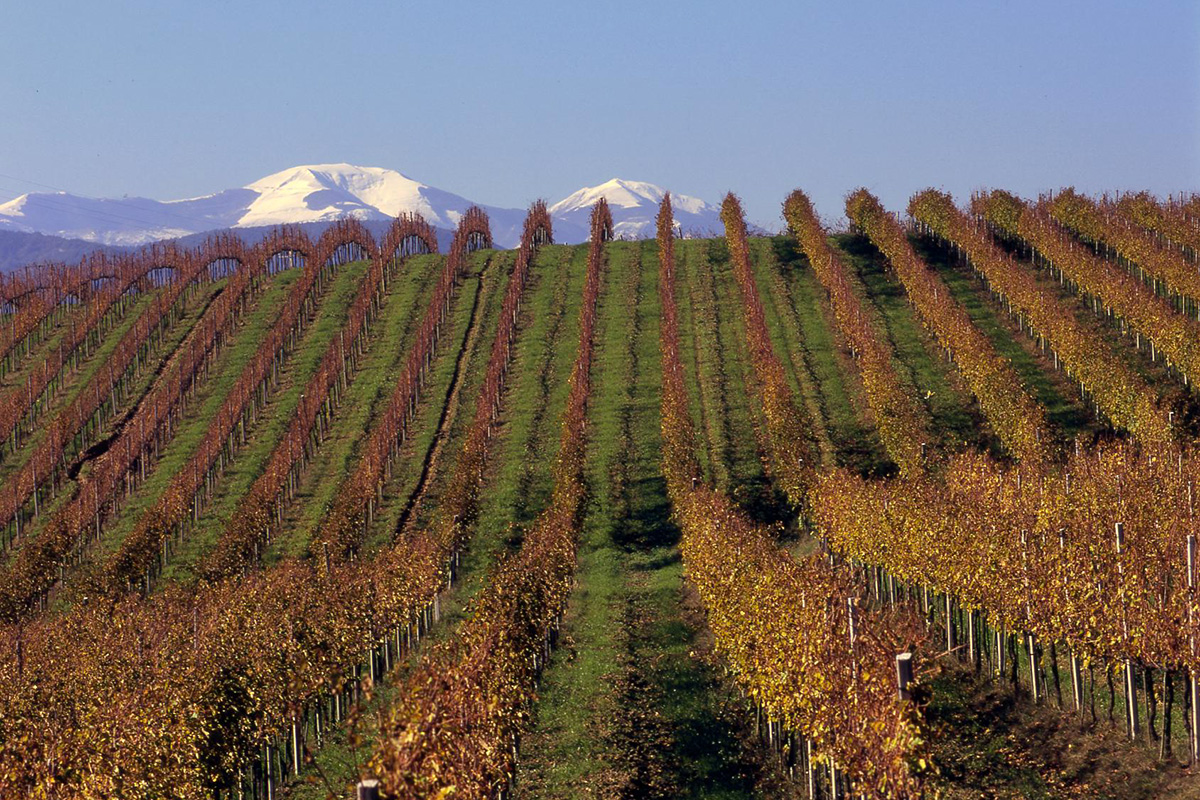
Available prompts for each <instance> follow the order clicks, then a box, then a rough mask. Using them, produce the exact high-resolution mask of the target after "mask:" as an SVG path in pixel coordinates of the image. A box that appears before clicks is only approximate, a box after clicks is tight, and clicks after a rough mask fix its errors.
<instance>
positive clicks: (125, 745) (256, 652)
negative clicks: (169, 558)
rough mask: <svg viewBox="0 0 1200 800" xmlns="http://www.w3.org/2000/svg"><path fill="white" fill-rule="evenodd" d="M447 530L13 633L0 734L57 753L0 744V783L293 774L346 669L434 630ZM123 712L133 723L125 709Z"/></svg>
mask: <svg viewBox="0 0 1200 800" xmlns="http://www.w3.org/2000/svg"><path fill="white" fill-rule="evenodd" d="M531 219H532V218H531ZM547 233H548V231H547V230H546V229H545V228H544V227H541V226H540V225H539V226H538V227H537V228H536V229H535V228H533V226H529V230H528V235H526V236H524V237H523V247H522V249H521V252H520V253H519V257H518V261H520V262H524V263H527V262H528V259H529V258H530V257H531V255H532V244H531V243H532V242H533V241H534V239H535V235H536V237H537V238H538V239H539V240H540V239H541V238H542V237H543V236H544V235H545V234H547ZM456 238H458V237H457V236H456ZM465 238H466V237H465V236H463V237H462V239H463V244H462V246H463V247H465ZM459 246H460V244H459V242H458V241H456V242H455V244H454V245H452V248H453V247H459ZM510 286H511V287H512V291H513V292H516V293H519V292H520V288H521V287H520V285H519V284H516V283H510ZM499 352H500V353H501V354H504V353H506V352H507V348H506V347H502V348H500V349H499ZM482 399H484V400H486V399H488V398H482ZM491 424H492V420H491V419H490V418H488V419H487V425H488V426H490V425H491ZM482 438H484V440H485V441H486V437H482ZM467 488H469V487H466V486H464V489H467ZM446 522H447V524H446V525H444V526H438V527H437V528H436V529H432V530H430V531H429V532H428V534H427V535H422V536H420V537H415V538H414V539H413V540H411V541H404V542H400V543H397V544H396V545H394V546H392V547H390V548H387V549H385V550H384V551H382V552H381V553H380V554H379V556H378V557H376V558H374V559H371V560H366V561H364V560H357V561H354V562H344V563H335V564H333V565H332V568H331V569H330V570H328V571H326V570H323V569H321V568H320V566H319V565H317V564H315V563H313V562H308V563H305V562H300V561H286V562H283V563H282V564H280V565H279V566H276V567H273V568H272V569H270V570H266V571H263V572H258V573H253V574H251V575H249V576H248V577H246V578H244V579H241V580H226V581H221V582H218V583H215V584H212V585H208V586H201V587H199V588H198V589H195V590H190V591H185V590H181V589H177V588H171V587H169V588H167V589H166V590H164V591H163V592H161V593H159V594H156V595H154V596H152V597H151V598H148V599H146V600H136V599H127V600H124V601H120V602H119V603H117V605H116V606H115V607H113V606H111V605H109V604H107V603H103V602H95V603H91V604H87V603H77V604H76V605H75V606H74V607H73V608H72V610H71V611H70V612H69V613H68V614H67V615H65V616H60V617H58V618H51V617H50V616H43V617H39V618H37V619H35V620H34V621H33V622H31V623H30V624H29V627H27V628H25V629H24V630H22V629H20V628H18V627H16V626H12V627H10V628H9V629H8V630H6V631H5V632H4V638H5V639H6V640H7V641H6V644H7V645H8V647H7V649H5V650H4V654H5V655H4V660H3V661H2V663H0V697H3V703H4V710H3V713H0V741H6V742H23V741H24V742H32V743H33V744H30V745H28V746H30V747H37V748H45V747H53V748H55V749H56V751H57V756H56V757H54V758H51V759H48V760H46V761H40V760H36V759H35V760H29V759H27V758H25V757H24V754H27V753H28V752H30V751H29V750H27V749H23V750H20V751H19V752H16V753H13V752H11V751H4V750H0V760H2V761H3V763H4V767H5V769H4V770H3V771H2V772H0V775H3V776H8V778H7V779H8V780H10V781H12V782H13V783H12V784H11V785H12V786H20V787H24V788H23V789H22V790H21V791H22V792H30V791H32V789H31V788H30V787H37V786H47V785H54V784H55V783H63V782H66V783H69V784H70V785H71V786H73V787H75V788H77V789H78V791H79V792H80V793H86V792H89V791H90V792H93V793H94V794H95V795H96V796H112V795H113V794H120V793H121V792H120V791H117V790H115V789H114V781H117V780H120V779H125V780H136V781H137V785H139V786H143V787H150V788H147V789H146V790H145V791H146V793H147V794H150V795H154V796H161V795H168V794H169V795H171V796H181V797H212V796H213V792H214V790H217V791H221V792H232V793H237V792H239V791H240V789H241V788H245V786H246V785H247V782H248V781H251V779H252V775H251V772H250V770H251V767H254V769H255V772H254V773H253V774H254V776H255V779H261V778H262V777H263V775H264V773H263V772H262V768H263V766H264V765H263V762H264V761H265V762H266V764H269V765H274V766H273V767H270V769H272V770H273V771H272V772H271V773H270V774H272V775H273V776H274V779H275V780H278V778H279V768H278V763H279V760H280V758H281V753H282V752H284V750H285V749H286V750H287V752H288V754H289V758H288V760H289V770H290V769H298V768H299V762H300V754H301V753H302V752H303V750H304V748H305V747H306V745H305V744H304V742H305V741H306V740H307V738H308V737H309V736H310V735H316V736H318V737H320V736H322V735H323V734H324V733H325V732H327V730H328V727H329V725H330V724H333V723H334V722H335V721H336V719H337V718H338V717H339V716H340V714H341V713H342V712H343V711H344V709H345V708H346V705H347V704H348V703H349V702H350V700H351V699H352V696H353V694H354V692H355V691H357V690H356V688H355V687H357V686H358V678H359V675H360V667H359V666H357V665H360V664H363V663H364V662H365V664H366V669H365V670H364V671H365V672H366V673H368V674H369V675H370V676H371V677H376V676H377V675H378V674H379V673H380V672H381V671H382V670H384V669H387V668H389V667H390V665H391V664H392V663H393V661H394V659H396V658H399V657H400V656H401V655H402V654H403V653H404V652H406V651H407V650H408V648H409V647H410V646H411V644H412V642H413V641H414V637H416V636H419V634H420V633H421V632H422V629H423V627H424V626H425V625H427V624H428V623H429V622H430V621H431V618H432V616H433V614H434V613H435V612H434V609H435V608H436V596H437V593H438V591H440V589H441V588H442V587H443V586H444V584H445V578H446V569H447V563H448V561H449V558H450V555H451V554H452V552H453V544H454V543H455V542H456V539H455V537H454V536H453V535H445V534H455V533H457V530H456V529H457V528H458V524H457V520H456V521H454V523H453V524H451V523H450V520H447V521H446ZM135 641H136V644H135ZM22 642H24V645H23V644H22ZM63 648H67V649H69V650H71V651H72V653H73V657H72V659H70V660H69V661H68V662H63V661H61V659H59V658H58V656H57V655H56V654H58V653H61V652H63ZM14 654H15V658H14ZM364 654H365V657H364ZM112 665H116V666H117V668H116V669H113V668H112ZM363 677H365V675H364V676H363ZM130 704H133V705H134V706H136V707H137V708H138V715H137V720H138V721H137V723H136V724H132V723H131V722H130V720H129V719H128V715H126V714H125V713H124V712H123V709H124V708H126V707H129V706H130ZM83 716H88V717H89V718H90V719H92V720H93V725H92V726H91V727H90V728H89V729H88V730H86V731H85V730H80V729H76V728H75V727H73V725H71V724H70V723H68V722H66V721H69V720H77V719H80V718H81V717H83ZM64 725H66V726H67V728H66V730H64ZM272 742H280V743H282V744H283V745H285V746H286V747H277V746H275V745H272V744H270V743H272ZM264 744H266V745H267V749H266V751H264V749H263V747H264ZM264 754H265V755H266V756H267V757H265V758H264ZM100 763H108V764H117V765H119V766H120V769H119V770H106V769H104V768H102V767H101V768H96V765H97V764H100ZM3 779H4V778H2V777H0V780H3ZM0 789H5V791H8V790H9V789H8V788H6V787H3V786H0ZM13 791H16V790H13Z"/></svg>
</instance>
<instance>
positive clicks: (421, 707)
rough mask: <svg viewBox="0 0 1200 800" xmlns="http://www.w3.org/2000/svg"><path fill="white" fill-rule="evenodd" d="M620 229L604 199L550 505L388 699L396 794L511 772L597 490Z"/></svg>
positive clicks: (465, 784) (377, 759)
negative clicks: (597, 414)
mask: <svg viewBox="0 0 1200 800" xmlns="http://www.w3.org/2000/svg"><path fill="white" fill-rule="evenodd" d="M611 234H612V217H611V215H610V213H609V210H608V204H607V203H606V202H605V201H604V200H603V199H601V200H600V201H599V202H598V203H597V204H596V205H595V206H593V209H592V217H591V245H590V247H589V250H588V260H587V274H586V277H585V283H584V291H583V306H582V308H581V311H580V337H579V349H578V354H577V356H576V360H575V364H574V367H573V369H572V372H571V377H570V391H569V394H568V399H567V408H566V410H565V412H564V415H563V422H562V441H561V445H560V448H559V454H558V457H557V459H556V461H555V466H554V490H553V494H552V496H551V500H550V504H549V507H548V508H547V509H546V510H545V511H543V512H542V514H541V515H539V517H538V518H537V520H536V521H535V522H534V524H533V525H532V526H531V527H530V529H529V530H528V531H527V532H526V534H525V536H524V539H523V542H522V545H521V550H520V552H519V553H518V554H516V555H515V556H513V557H511V558H509V559H506V560H505V561H504V562H503V563H502V564H501V565H500V566H499V567H498V568H497V569H496V570H495V571H494V572H493V574H492V576H491V579H490V581H489V583H488V585H487V586H486V588H484V589H483V591H482V593H481V595H480V597H479V598H478V600H477V601H476V606H475V613H474V616H472V618H471V619H470V620H469V621H467V622H465V623H463V625H462V627H461V628H460V629H459V632H458V634H457V635H456V636H455V638H454V640H452V641H451V642H449V643H447V644H446V645H444V646H442V647H440V648H438V650H436V651H435V652H434V653H431V654H430V657H429V658H427V659H426V660H425V661H424V662H423V663H422V665H421V666H420V667H419V668H418V669H417V670H416V671H415V672H414V673H413V674H412V675H411V676H410V677H409V678H408V680H407V681H406V682H405V684H404V686H403V687H402V688H401V691H400V695H401V699H400V701H399V702H397V703H396V704H394V705H393V706H392V707H391V709H389V711H388V714H387V718H386V721H385V723H384V726H383V729H382V732H381V737H380V742H379V745H378V746H377V748H376V753H375V756H374V758H373V759H372V765H371V766H372V769H373V771H374V772H375V773H376V774H377V775H378V776H380V777H381V778H382V780H383V784H384V788H385V790H386V791H387V792H388V794H389V796H391V797H396V798H412V799H413V800H416V799H417V798H425V797H430V796H437V795H438V793H445V792H450V791H452V792H453V793H454V794H455V796H460V797H480V798H483V797H492V796H494V795H496V794H497V792H503V791H504V790H505V788H507V786H508V785H509V784H510V782H511V780H512V777H513V774H514V771H515V762H516V749H517V747H516V742H517V737H518V734H519V731H520V728H521V724H522V720H523V717H524V715H523V713H522V712H523V709H525V707H526V706H527V705H528V704H529V702H530V701H531V699H532V697H533V692H534V689H535V687H536V684H537V678H538V675H539V673H540V670H541V668H542V666H543V665H544V663H545V659H546V658H547V656H548V653H549V647H550V640H551V635H552V632H553V629H554V628H555V627H556V625H557V620H558V617H559V615H560V614H561V613H562V611H563V609H564V608H565V606H566V601H567V597H568V595H569V593H570V590H571V584H572V576H573V573H574V569H575V547H576V539H577V533H578V530H577V529H578V523H579V518H580V514H581V512H582V507H583V502H584V499H585V497H586V486H585V485H584V479H583V466H584V457H585V450H586V441H587V440H586V415H587V399H588V394H589V391H590V386H591V381H590V369H591V360H592V352H593V342H592V339H593V333H594V330H595V321H596V306H597V299H598V297H599V290H600V277H601V270H602V266H603V258H604V243H605V242H606V241H607V240H608V239H609V238H610V237H611Z"/></svg>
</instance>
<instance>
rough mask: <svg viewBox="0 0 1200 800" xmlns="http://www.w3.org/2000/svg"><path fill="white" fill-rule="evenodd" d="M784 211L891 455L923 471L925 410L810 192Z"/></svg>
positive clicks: (909, 470)
mask: <svg viewBox="0 0 1200 800" xmlns="http://www.w3.org/2000/svg"><path fill="white" fill-rule="evenodd" d="M783 216H784V218H785V219H786V220H787V223H788V227H789V228H790V229H791V231H792V233H793V235H795V236H796V238H797V239H798V240H799V242H800V247H801V249H802V250H803V251H804V254H805V255H806V256H807V257H808V263H809V264H811V265H812V268H813V272H814V273H816V275H817V278H818V279H819V280H820V281H821V284H822V285H823V286H824V287H825V290H826V291H827V292H828V294H829V300H830V303H831V304H832V306H833V313H834V317H835V318H836V319H837V324H838V327H839V329H840V330H841V331H842V333H843V334H844V335H845V337H846V339H847V341H848V342H849V343H850V348H851V350H852V351H853V353H854V355H855V356H856V357H857V358H858V364H859V368H860V370H861V372H862V380H863V386H864V387H865V388H866V392H867V401H868V403H869V404H870V407H871V410H872V411H873V412H874V414H875V425H876V428H877V429H878V430H879V438H880V439H881V440H882V441H883V445H884V447H885V448H886V449H887V452H888V455H890V456H891V457H892V459H893V460H894V461H895V462H896V465H897V466H899V467H900V472H901V473H902V474H904V475H913V474H916V473H918V472H920V471H921V470H922V469H923V468H924V460H925V453H924V451H925V446H926V443H927V442H928V441H929V432H928V430H927V427H926V425H927V423H926V420H925V418H924V414H923V413H922V409H921V408H920V406H919V405H918V404H917V402H916V400H915V399H914V398H913V397H912V396H911V395H910V394H909V392H907V391H906V390H905V388H904V386H903V385H902V383H901V381H900V378H899V376H898V375H897V373H896V368H895V365H894V364H893V362H892V352H891V348H890V347H888V346H887V344H886V343H885V342H883V341H882V340H881V339H880V338H879V336H878V334H877V333H876V331H875V328H874V326H872V324H871V322H870V317H869V315H868V314H867V313H866V311H865V309H864V307H863V303H862V300H861V299H860V298H859V296H858V294H857V293H856V292H855V291H854V288H853V287H852V285H851V283H850V278H849V271H848V269H847V267H846V265H845V264H844V263H843V262H842V259H841V257H840V256H839V255H838V254H837V253H836V252H834V249H833V248H832V247H830V245H829V242H828V240H827V238H826V234H825V230H824V229H823V228H822V227H821V223H820V222H819V221H818V220H817V216H816V213H815V212H814V211H813V207H812V203H811V202H810V201H809V199H808V197H807V196H805V194H804V193H803V192H801V191H800V190H796V191H794V192H792V194H791V195H789V196H788V198H787V200H786V201H785V202H784V204H783Z"/></svg>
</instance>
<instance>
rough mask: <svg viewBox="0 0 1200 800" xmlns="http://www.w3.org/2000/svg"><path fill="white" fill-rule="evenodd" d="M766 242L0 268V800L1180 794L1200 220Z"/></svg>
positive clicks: (800, 217)
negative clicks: (4, 273) (6, 270)
mask: <svg viewBox="0 0 1200 800" xmlns="http://www.w3.org/2000/svg"><path fill="white" fill-rule="evenodd" d="M589 202H590V200H589ZM780 210H781V219H782V223H783V227H784V230H783V232H782V233H780V234H778V235H752V234H751V230H752V228H751V227H750V226H748V224H747V222H746V219H745V216H744V213H743V209H742V205H741V202H740V200H739V198H738V197H737V196H735V195H733V194H730V195H727V196H726V197H725V198H724V202H723V203H722V205H721V222H722V223H723V225H724V235H723V236H721V237H715V238H691V237H688V238H684V237H683V236H681V235H680V230H679V226H678V223H677V221H676V219H675V216H674V214H673V211H672V205H671V197H670V195H667V196H666V197H665V198H664V199H663V201H662V203H661V207H660V208H659V211H658V217H657V236H656V237H655V238H652V239H645V240H627V239H621V238H619V237H617V236H616V235H614V224H613V217H612V214H611V213H610V211H609V207H608V205H607V203H606V202H605V201H604V200H603V199H602V200H599V201H598V202H597V203H596V204H595V205H594V206H593V207H592V209H591V218H590V238H589V241H588V242H587V243H586V244H582V245H575V246H566V245H561V244H555V240H554V230H553V222H552V216H551V214H550V212H549V211H548V210H547V208H546V205H545V204H543V203H542V202H540V201H539V202H537V203H535V204H533V205H532V206H531V207H530V208H529V210H528V215H527V216H526V218H525V222H524V227H523V229H522V232H521V237H520V243H519V246H517V247H515V248H513V249H499V248H497V247H494V246H493V239H492V228H491V223H490V221H489V219H488V216H487V214H486V213H485V212H484V211H483V210H482V209H480V208H478V207H473V208H471V209H470V210H469V211H467V212H466V213H465V214H462V215H461V218H459V219H458V220H457V229H456V230H455V232H454V234H453V238H452V240H451V241H450V243H449V246H448V248H446V249H445V251H444V252H440V251H439V250H440V249H439V244H438V236H437V231H436V230H435V229H434V228H433V226H432V225H430V224H429V223H428V222H426V221H425V220H424V219H422V218H421V217H420V216H418V215H415V214H414V215H408V214H405V215H401V216H400V217H398V218H397V219H395V220H394V221H392V222H391V224H390V228H389V229H388V230H387V232H386V234H385V235H384V236H382V237H379V238H377V237H376V236H374V235H372V233H371V231H370V230H368V229H367V228H366V227H364V226H362V225H360V224H359V223H357V222H355V221H353V220H342V221H340V222H338V223H336V224H334V225H332V226H330V227H329V228H328V229H327V230H326V231H325V232H324V233H323V234H321V235H320V237H319V238H318V237H315V236H310V235H309V234H307V233H306V232H305V231H303V230H301V229H298V228H286V227H284V228H280V229H278V230H276V231H274V232H273V233H272V234H271V235H269V236H267V237H265V238H264V239H263V240H262V241H261V242H259V243H258V244H254V245H250V244H247V243H245V242H243V241H242V240H240V239H238V238H237V237H235V236H231V235H228V234H222V235H217V236H213V237H212V238H210V239H209V240H208V241H207V242H205V243H204V245H203V246H201V247H198V248H195V249H187V248H183V247H180V246H176V245H172V244H160V245H155V246H151V247H147V248H145V249H144V250H142V251H141V252H139V253H137V254H135V255H127V256H95V257H91V258H89V259H86V260H84V261H83V262H82V263H80V264H78V265H72V266H67V265H47V266H35V267H29V268H26V269H24V270H21V271H18V272H15V273H12V274H10V275H7V276H4V278H3V279H2V280H0V798H38V799H39V800H66V799H67V798H88V799H95V800H99V799H100V798H146V799H147V800H151V799H153V798H180V799H181V800H182V799H185V798H186V799H187V800H193V799H195V800H200V799H201V798H204V799H208V800H233V798H239V799H242V800H248V799H250V798H253V800H275V798H280V799H281V800H283V799H286V798H296V799H297V800H304V799H309V800H315V799H316V798H326V797H333V798H350V797H357V798H360V799H362V800H367V799H368V798H396V799H397V800H417V799H418V798H443V799H444V798H479V800H484V799H485V798H489V799H490V798H497V799H502V800H536V799H537V798H583V797H586V798H605V799H610V798H613V799H615V798H622V799H624V798H677V797H695V798H701V797H703V798H709V797H712V798H732V797H760V798H810V800H843V799H844V800H855V799H857V798H888V799H892V800H918V799H919V798H962V799H963V800H965V799H966V798H993V797H1005V798H1007V797H1014V798H1016V797H1035V798H1058V797H1077V798H1132V799H1133V800H1138V799H1139V798H1156V797H1173V798H1200V777H1197V776H1196V775H1195V774H1194V773H1195V771H1196V770H1197V768H1198V765H1200V584H1198V582H1200V563H1198V560H1200V553H1198V550H1197V536H1198V535H1200V521H1198V520H1197V513H1196V512H1197V505H1198V504H1200V497H1197V486H1196V483H1197V481H1198V480H1200V447H1198V446H1197V441H1198V437H1200V394H1198V392H1200V390H1198V389H1197V381H1198V380H1200V201H1198V200H1197V199H1196V198H1194V197H1192V198H1172V199H1170V200H1166V201H1164V200H1161V199H1159V198H1156V197H1154V196H1152V195H1149V194H1146V193H1139V194H1122V195H1116V196H1104V197H1090V196H1086V195H1082V194H1079V193H1077V192H1075V191H1074V190H1070V189H1068V190H1064V191H1062V192H1056V193H1054V194H1047V195H1045V196H1042V197H1038V198H1020V197H1017V196H1016V195H1014V194H1011V193H1009V192H1006V191H1003V190H992V191H986V192H979V193H977V194H975V195H974V196H972V197H970V198H957V199H956V198H952V197H950V196H949V195H946V194H944V193H942V192H939V191H936V190H932V189H930V190H925V191H922V192H919V193H917V194H915V195H913V197H912V198H911V200H910V202H909V205H908V207H907V208H904V209H901V208H887V207H885V206H884V205H883V203H882V202H881V201H880V200H879V199H878V198H876V197H875V196H874V195H872V194H871V193H870V192H869V191H868V190H866V189H858V190H856V191H854V192H852V193H851V194H849V195H848V196H847V197H846V202H845V206H844V208H837V209H833V208H830V209H820V211H821V213H822V214H823V215H824V217H825V219H826V220H828V219H833V218H837V217H840V216H841V215H842V214H843V213H844V214H845V217H846V218H847V219H848V220H849V227H848V228H846V229H834V228H832V227H831V226H830V225H828V224H827V223H826V222H823V221H822V216H821V215H819V214H818V209H816V208H814V206H813V204H812V203H811V202H810V200H809V198H808V196H807V195H805V194H804V192H803V191H800V190H797V191H795V192H793V193H792V194H790V195H789V196H788V197H786V198H782V199H781V207H780ZM617 230H619V229H617ZM501 241H503V239H501ZM442 242H443V245H444V244H445V239H443V240H442Z"/></svg>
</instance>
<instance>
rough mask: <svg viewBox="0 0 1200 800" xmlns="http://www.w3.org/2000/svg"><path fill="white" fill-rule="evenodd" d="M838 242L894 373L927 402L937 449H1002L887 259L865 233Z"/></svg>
mask: <svg viewBox="0 0 1200 800" xmlns="http://www.w3.org/2000/svg"><path fill="white" fill-rule="evenodd" d="M838 240H839V241H838V245H839V247H840V248H841V250H842V252H844V253H846V254H847V255H848V256H849V258H848V261H849V262H850V264H851V265H853V267H854V268H855V270H856V271H857V274H858V278H859V280H860V281H861V285H862V287H863V290H864V291H863V294H864V297H865V298H866V300H867V302H868V304H869V305H870V306H873V307H874V308H875V310H876V312H877V319H878V320H879V322H880V323H881V327H880V330H881V331H882V332H884V333H885V335H886V336H887V339H888V340H889V341H890V342H891V345H892V352H893V353H894V354H895V361H896V363H897V364H898V365H899V369H898V370H897V371H898V372H899V374H900V375H901V377H902V379H903V380H906V382H907V383H908V384H909V386H910V387H911V389H912V390H913V392H914V396H915V397H917V398H919V399H921V401H922V403H923V404H924V406H925V410H926V412H927V413H928V415H929V418H930V420H931V421H932V425H931V430H932V431H933V432H934V435H935V436H936V437H937V439H938V442H937V445H938V446H939V447H940V449H941V450H942V451H943V452H944V453H947V454H952V453H955V452H957V451H960V450H962V449H964V448H965V447H968V446H969V447H972V448H975V449H985V450H991V451H993V452H997V453H998V452H1000V451H1001V448H1000V444H999V441H998V440H997V439H996V437H995V436H994V435H993V434H992V433H991V431H990V428H989V426H988V425H987V422H986V420H985V419H984V418H983V415H982V413H981V412H980V411H979V409H978V404H977V403H976V402H975V398H974V397H973V396H972V395H971V391H970V388H969V387H968V386H967V385H966V382H965V380H964V379H963V378H962V376H961V375H959V373H958V370H957V369H956V368H955V367H954V365H953V364H951V363H949V362H948V361H947V360H946V359H945V357H944V355H943V354H942V350H941V348H940V347H939V346H938V343H937V340H936V339H935V338H934V337H933V335H932V334H931V333H930V332H929V331H928V330H926V328H925V326H924V325H923V324H922V323H921V318H920V316H919V315H918V314H917V312H916V310H915V309H914V308H913V307H912V305H911V304H909V302H908V299H907V296H906V295H905V293H904V287H903V285H902V284H901V283H900V280H899V278H897V277H896V276H895V274H894V273H892V272H891V271H890V269H889V268H888V266H887V259H886V257H885V256H884V255H883V254H882V253H880V252H879V251H878V250H877V249H876V248H875V247H874V245H872V244H871V242H870V240H869V239H867V237H865V236H840V237H838ZM931 444H932V443H931Z"/></svg>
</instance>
